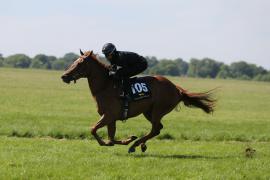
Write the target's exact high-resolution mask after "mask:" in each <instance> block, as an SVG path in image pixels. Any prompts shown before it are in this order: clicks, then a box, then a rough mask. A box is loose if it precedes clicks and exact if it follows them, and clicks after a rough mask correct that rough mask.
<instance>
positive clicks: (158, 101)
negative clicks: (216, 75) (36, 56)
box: [61, 51, 215, 153]
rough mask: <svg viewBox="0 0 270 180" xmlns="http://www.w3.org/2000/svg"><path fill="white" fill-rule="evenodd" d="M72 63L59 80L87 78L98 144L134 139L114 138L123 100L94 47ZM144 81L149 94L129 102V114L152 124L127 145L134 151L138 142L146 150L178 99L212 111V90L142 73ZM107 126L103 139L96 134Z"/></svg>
mask: <svg viewBox="0 0 270 180" xmlns="http://www.w3.org/2000/svg"><path fill="white" fill-rule="evenodd" d="M80 53H81V56H80V57H79V58H78V59H77V60H76V61H74V62H73V64H71V65H70V66H69V67H68V68H67V69H66V71H65V72H64V74H63V75H62V77H61V78H62V80H63V81H64V82H65V83H70V81H74V83H75V82H76V80H77V79H79V78H87V80H88V84H89V88H90V91H91V93H92V96H93V97H94V99H95V101H96V103H97V107H98V113H99V115H100V116H101V118H100V120H99V121H98V122H97V123H96V124H95V125H94V126H93V127H92V128H91V134H92V135H93V136H94V137H95V139H96V140H97V142H98V143H99V144H100V145H101V146H113V145H114V144H121V145H128V144H129V143H130V142H132V141H134V140H135V139H137V137H136V136H131V137H130V138H128V139H125V140H121V141H119V140H115V139H114V137H115V132H116V120H121V119H122V114H123V113H122V105H123V100H121V99H120V98H119V92H120V90H119V88H118V87H116V86H115V83H114V81H113V78H112V77H110V76H109V73H108V72H109V66H106V65H105V64H103V63H101V62H100V61H99V60H98V59H97V57H96V55H95V54H93V51H87V52H85V53H83V52H82V51H80ZM144 80H145V82H146V83H147V84H148V85H149V87H150V90H151V97H150V98H148V99H142V100H139V101H134V102H130V105H129V111H128V118H130V117H135V116H138V115H139V114H141V113H143V115H144V116H145V118H146V119H147V120H148V121H149V122H150V123H151V124H152V129H151V131H150V132H149V133H148V134H146V135H145V136H143V137H141V138H140V139H138V140H137V141H135V143H134V144H133V145H132V146H131V147H130V148H129V151H128V152H129V153H130V152H135V148H136V147H137V146H139V145H140V146H141V150H142V151H143V152H144V151H145V150H146V148H147V147H146V145H145V143H146V141H147V140H149V139H150V138H153V137H154V136H157V135H158V134H159V133H160V130H161V129H162V128H163V125H162V124H161V119H162V117H163V116H164V115H166V114H168V113H169V112H170V111H172V110H173V109H174V108H175V107H176V106H177V105H178V103H180V102H181V101H183V102H184V104H185V105H186V106H189V107H197V108H201V109H202V110H203V111H204V112H206V113H212V112H213V111H214V105H215V100H214V99H213V98H212V97H211V95H212V91H208V92H206V93H188V92H187V91H186V90H184V89H183V88H181V87H179V86H177V85H175V84H173V83H172V82H171V81H169V80H168V79H166V78H165V77H162V76H145V77H144ZM104 126H107V129H108V138H109V141H108V142H105V141H103V140H102V139H101V138H100V137H99V136H98V134H97V130H98V129H100V128H102V127H104Z"/></svg>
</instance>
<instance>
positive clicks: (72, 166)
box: [0, 68, 270, 179]
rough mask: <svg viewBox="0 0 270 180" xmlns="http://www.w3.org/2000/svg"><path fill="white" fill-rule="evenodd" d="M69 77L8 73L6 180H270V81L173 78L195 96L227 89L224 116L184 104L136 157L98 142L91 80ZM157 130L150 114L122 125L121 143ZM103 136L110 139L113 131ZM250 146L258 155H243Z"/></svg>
mask: <svg viewBox="0 0 270 180" xmlns="http://www.w3.org/2000/svg"><path fill="white" fill-rule="evenodd" d="M61 73H62V72H60V71H45V70H44V71H43V70H29V69H28V70H25V69H7V68H0V162H1V163H0V179H29V178H30V179H32V178H34V179H36V178H42V179H47V178H49V179H51V178H52V179H68V178H70V179H92V178H93V177H96V178H97V179H104V177H106V178H109V177H110V178H112V179H119V178H130V179H138V178H142V179H153V177H159V178H160V179H164V178H168V179H174V178H176V177H177V179H182V178H183V179H184V178H187V179H190V178H194V179H200V178H202V179H241V178H242V179H245V177H247V178H249V179H254V178H261V179H264V178H265V179H268V178H270V174H269V172H268V171H269V169H267V168H268V167H269V163H270V161H269V156H270V152H269V146H270V144H269V142H270V133H269V132H270V111H269V109H270V84H269V83H263V82H254V81H237V80H211V79H195V78H179V77H176V78H175V77H174V78H170V79H171V80H172V81H173V82H175V83H177V84H178V85H180V86H181V87H183V88H185V89H188V90H190V91H195V92H198V91H207V90H209V89H213V88H215V87H220V90H219V91H218V92H217V98H218V104H217V108H216V112H215V113H214V114H213V115H207V114H204V113H203V112H202V111H201V110H200V109H190V108H187V107H185V106H184V105H183V104H181V109H180V112H176V111H173V112H171V113H170V114H169V115H167V116H165V118H164V119H163V121H162V122H163V124H164V129H163V130H162V131H161V134H160V135H159V136H158V137H157V138H155V140H150V141H149V142H148V143H147V145H148V150H147V152H146V153H145V154H142V153H140V152H139V149H137V152H136V154H134V155H129V154H127V149H128V147H126V146H114V147H99V146H98V144H97V143H96V142H95V141H93V140H92V137H91V135H90V133H89V128H90V126H91V125H93V124H94V123H95V122H97V121H98V119H99V116H98V114H97V112H96V105H95V102H94V101H93V99H92V97H91V94H90V91H89V89H88V85H87V82H86V80H79V81H78V82H77V84H75V85H74V84H71V85H66V84H64V83H63V82H62V81H61V79H60V76H61ZM149 130H150V124H149V122H147V121H146V120H145V119H144V117H143V116H139V117H136V118H132V119H130V120H128V121H127V122H126V123H122V122H118V123H117V137H118V138H125V137H127V136H130V135H137V136H142V135H143V134H145V133H147V132H148V131H149ZM98 133H99V134H101V135H102V137H104V138H106V137H107V130H106V128H103V129H102V130H100V131H99V132H98ZM18 137H27V139H25V138H18ZM63 138H64V139H69V140H56V139H63ZM248 145H251V146H252V147H253V148H255V149H256V150H257V151H256V154H255V156H254V157H253V158H246V157H245V156H244V154H243V152H244V149H245V147H247V146H248Z"/></svg>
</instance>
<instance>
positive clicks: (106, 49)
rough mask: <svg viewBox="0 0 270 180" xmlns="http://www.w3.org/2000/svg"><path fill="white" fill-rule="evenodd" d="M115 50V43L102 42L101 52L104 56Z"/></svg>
mask: <svg viewBox="0 0 270 180" xmlns="http://www.w3.org/2000/svg"><path fill="white" fill-rule="evenodd" d="M115 51H116V47H115V45H113V44H112V43H106V44H104V46H103V47H102V53H103V54H104V55H105V56H108V55H110V54H113V53H114V52H115Z"/></svg>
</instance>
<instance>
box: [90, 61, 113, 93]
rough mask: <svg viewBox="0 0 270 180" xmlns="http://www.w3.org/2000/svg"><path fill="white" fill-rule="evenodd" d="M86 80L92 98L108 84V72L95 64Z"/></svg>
mask: <svg viewBox="0 0 270 180" xmlns="http://www.w3.org/2000/svg"><path fill="white" fill-rule="evenodd" d="M87 79H88V84H89V88H90V90H91V93H92V95H93V96H96V95H97V94H98V93H99V92H101V91H103V90H104V89H105V88H106V87H107V86H108V84H110V83H109V82H110V78H109V76H108V70H107V69H106V68H104V67H102V66H101V65H99V64H96V66H95V67H94V68H92V70H91V75H90V76H89V77H87Z"/></svg>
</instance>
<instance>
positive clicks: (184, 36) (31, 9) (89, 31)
mask: <svg viewBox="0 0 270 180" xmlns="http://www.w3.org/2000/svg"><path fill="white" fill-rule="evenodd" d="M106 42H112V43H114V44H115V45H116V47H117V49H118V50H125V51H133V52H137V53H138V54H141V55H143V56H156V57H157V58H159V59H162V58H173V59H175V58H183V59H184V60H185V61H189V60H190V59H191V58H198V59H202V58H205V57H208V58H212V59H214V60H216V61H221V62H224V63H226V64H230V63H231V62H235V61H240V60H244V61H246V62H249V63H254V64H257V65H260V66H263V67H265V68H266V69H268V70H270V1H269V0H203V1H202V0H114V1H112V0H46V1H40V0H23V1H22V0H0V53H1V54H3V55H4V56H8V55H11V54H15V53H24V54H27V55H29V56H31V57H33V56H35V55H36V54H40V53H43V54H47V55H55V56H57V57H60V56H63V55H64V54H65V53H68V52H75V53H79V49H80V48H82V50H94V52H97V53H99V54H101V48H102V46H103V44H104V43H106Z"/></svg>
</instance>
